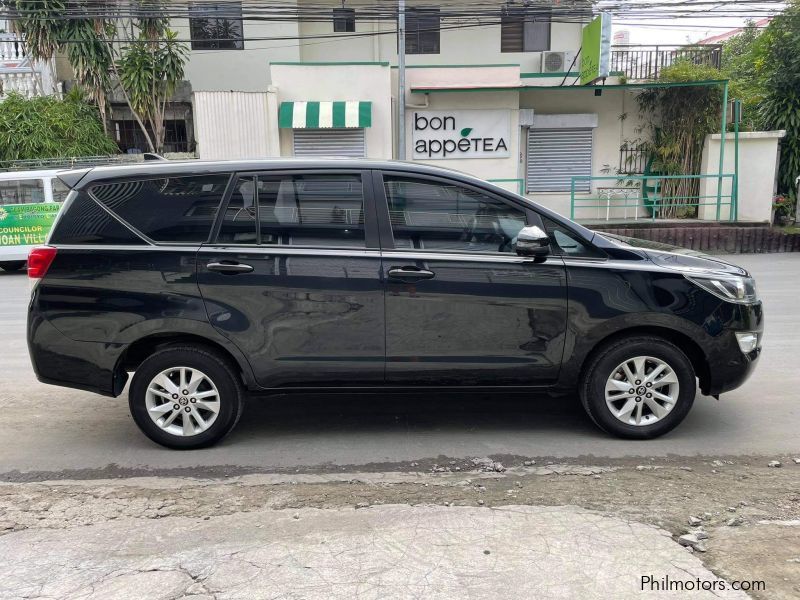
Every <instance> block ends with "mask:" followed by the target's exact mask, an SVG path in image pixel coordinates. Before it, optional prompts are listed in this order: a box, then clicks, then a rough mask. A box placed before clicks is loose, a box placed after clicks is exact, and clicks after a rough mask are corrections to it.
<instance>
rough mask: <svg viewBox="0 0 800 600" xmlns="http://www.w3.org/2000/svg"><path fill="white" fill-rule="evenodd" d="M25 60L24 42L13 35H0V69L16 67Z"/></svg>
mask: <svg viewBox="0 0 800 600" xmlns="http://www.w3.org/2000/svg"><path fill="white" fill-rule="evenodd" d="M25 58H26V52H25V42H24V41H23V40H22V39H20V38H19V37H17V36H15V35H14V34H11V33H0V67H2V66H9V67H10V66H16V65H18V64H20V63H22V62H24V61H25Z"/></svg>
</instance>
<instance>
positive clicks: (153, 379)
mask: <svg viewBox="0 0 800 600" xmlns="http://www.w3.org/2000/svg"><path fill="white" fill-rule="evenodd" d="M128 403H129V405H130V410H131V415H132V416H133V420H134V421H135V422H136V424H137V425H138V426H139V429H141V430H142V432H143V433H144V434H145V435H146V436H147V437H149V438H150V439H151V440H153V441H154V442H156V443H158V444H161V445H162V446H166V447H168V448H175V449H182V450H191V449H196V448H205V447H208V446H211V445H213V444H215V443H216V442H218V441H219V440H221V439H222V438H223V437H225V436H226V435H227V434H228V433H230V431H231V430H232V429H233V428H234V426H235V425H236V423H237V422H238V420H239V417H240V416H241V414H242V408H243V406H244V390H243V389H242V383H241V380H240V379H239V377H238V376H237V374H236V372H235V371H234V369H233V368H232V367H231V365H230V364H229V362H228V361H226V360H225V359H224V358H223V357H222V356H220V355H219V354H217V353H216V352H213V351H212V350H208V349H205V348H201V347H196V346H181V347H174V348H166V349H164V350H160V351H158V352H156V353H155V354H153V355H152V356H151V357H149V358H148V359H147V360H145V361H144V362H143V363H142V364H141V365H140V366H139V368H138V369H137V370H136V373H135V375H134V377H133V381H132V382H131V388H130V393H129V396H128Z"/></svg>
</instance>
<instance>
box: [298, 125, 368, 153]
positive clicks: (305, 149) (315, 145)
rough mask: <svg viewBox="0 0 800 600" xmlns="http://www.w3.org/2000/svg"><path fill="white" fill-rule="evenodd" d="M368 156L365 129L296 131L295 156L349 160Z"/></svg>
mask: <svg viewBox="0 0 800 600" xmlns="http://www.w3.org/2000/svg"><path fill="white" fill-rule="evenodd" d="M366 154H367V153H366V144H365V142H364V130H363V129H357V128H340V129H295V130H294V155H295V156H346V157H348V158H364V157H365V156H366Z"/></svg>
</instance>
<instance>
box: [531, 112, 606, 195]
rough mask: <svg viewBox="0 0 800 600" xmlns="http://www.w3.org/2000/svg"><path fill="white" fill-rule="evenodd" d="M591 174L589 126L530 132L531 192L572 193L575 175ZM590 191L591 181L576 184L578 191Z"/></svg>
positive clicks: (590, 136) (590, 134)
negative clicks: (572, 182)
mask: <svg viewBox="0 0 800 600" xmlns="http://www.w3.org/2000/svg"><path fill="white" fill-rule="evenodd" d="M591 174H592V129H591V128H590V127H580V128H559V129H533V128H532V129H529V130H528V164H527V173H526V175H527V180H526V187H527V190H528V192H529V193H530V192H569V191H570V189H571V181H572V177H573V176H574V175H591ZM590 189H591V182H590V181H588V180H586V181H576V182H575V191H578V192H588V191H590Z"/></svg>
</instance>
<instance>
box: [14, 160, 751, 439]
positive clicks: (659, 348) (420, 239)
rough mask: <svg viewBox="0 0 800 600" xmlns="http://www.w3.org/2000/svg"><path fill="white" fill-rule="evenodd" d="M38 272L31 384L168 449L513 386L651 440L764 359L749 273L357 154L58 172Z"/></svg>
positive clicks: (497, 191) (453, 177)
mask: <svg viewBox="0 0 800 600" xmlns="http://www.w3.org/2000/svg"><path fill="white" fill-rule="evenodd" d="M59 177H60V179H61V181H63V182H64V184H65V185H66V186H68V187H69V188H71V190H72V191H71V192H70V194H69V197H68V198H67V200H66V203H65V206H64V208H63V210H62V211H61V213H60V215H59V217H58V219H57V221H56V224H55V225H54V227H53V230H52V232H51V234H50V237H49V240H48V243H47V245H46V246H43V247H40V248H36V249H35V250H33V251H32V252H31V254H30V258H29V274H30V277H31V278H33V279H34V280H35V282H36V283H35V285H34V286H33V291H32V298H31V301H30V309H29V315H28V344H29V348H30V354H31V358H32V361H33V365H34V369H35V371H36V374H37V376H38V377H39V379H40V381H43V382H46V383H51V384H55V385H61V386H66V387H74V388H80V389H85V390H90V391H93V392H97V393H99V394H104V395H108V396H118V395H120V394H121V393H122V391H123V388H124V387H125V385H126V383H127V381H128V377H129V373H131V372H132V373H133V378H132V380H131V384H130V391H129V404H130V410H131V413H132V415H133V418H134V420H135V421H136V423H137V425H138V426H139V427H140V428H141V430H142V431H143V432H144V433H145V434H146V435H147V436H148V437H149V438H150V439H152V440H154V441H156V442H158V443H159V444H162V445H164V446H168V447H171V448H199V447H203V446H209V445H211V444H213V443H215V442H217V441H218V440H220V439H221V438H222V437H223V436H224V435H226V434H227V433H228V432H230V431H231V429H233V427H234V425H235V424H236V422H237V421H238V420H239V417H240V416H241V414H242V407H243V403H244V400H245V395H246V394H247V393H249V392H289V391H308V390H315V391H320V390H334V389H335V390H338V391H347V390H359V391H364V390H375V391H379V390H409V389H447V390H461V391H469V390H488V389H492V390H500V391H503V390H506V391H507V390H514V391H518V392H520V391H521V392H528V393H530V394H531V397H532V398H533V397H534V396H535V395H536V394H540V393H548V394H556V395H565V396H567V397H569V395H570V394H571V395H572V396H573V397H574V396H575V393H576V392H577V395H578V396H579V398H580V401H581V402H582V404H583V406H584V408H585V409H586V412H587V413H588V415H589V416H590V417H591V418H592V420H594V422H595V423H596V424H597V425H599V426H600V427H601V428H602V429H604V430H606V431H607V432H610V433H612V434H615V435H618V436H621V437H625V438H652V437H655V436H658V435H661V434H663V433H666V432H668V431H670V430H671V429H672V428H674V427H675V426H676V425H678V423H680V422H681V421H682V420H683V418H684V417H685V416H686V414H687V413H688V412H689V409H690V408H691V406H692V403H693V402H694V398H695V393H696V387H697V383H698V381H699V387H700V390H701V391H702V393H704V394H710V395H714V396H718V395H719V394H720V393H722V392H725V391H728V390H732V389H734V388H736V387H738V386H740V385H741V384H742V383H743V382H744V381H745V380H746V379H747V378H748V376H749V375H750V373H751V372H752V371H753V368H754V367H755V364H756V362H757V360H758V356H759V354H760V352H761V342H762V333H763V311H762V305H761V302H760V300H759V299H758V296H757V294H756V288H755V283H754V281H753V279H752V278H751V277H750V275H749V274H748V273H747V271H745V270H744V269H741V268H739V267H736V266H733V265H730V264H728V263H727V262H724V261H722V260H719V259H716V258H710V257H698V256H687V255H682V254H676V253H671V252H664V251H658V250H651V249H644V248H637V247H634V246H632V245H630V244H627V243H625V242H623V241H618V240H612V239H610V238H607V237H604V236H602V235H600V234H597V233H593V232H592V231H589V230H587V229H585V228H584V227H582V226H580V225H578V224H576V223H573V222H571V221H569V220H568V219H565V218H564V217H562V216H560V215H558V214H556V213H554V212H552V211H550V210H548V209H546V208H544V207H542V206H539V205H537V204H536V203H534V202H531V201H530V200H528V199H526V198H523V197H521V196H517V195H515V194H513V193H511V192H508V191H506V190H503V189H501V188H498V187H495V186H493V185H491V184H488V183H486V182H484V181H481V180H479V179H475V178H473V177H470V176H467V175H463V174H460V173H456V172H453V171H449V170H445V169H440V168H434V167H430V166H422V165H413V164H406V163H397V162H370V161H363V160H314V161H308V162H305V161H292V160H275V161H253V162H238V161H237V162H191V163H188V162H187V163H155V164H144V165H137V166H125V167H98V168H93V169H85V170H76V171H68V172H63V173H61V174H60V175H59Z"/></svg>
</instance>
